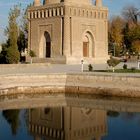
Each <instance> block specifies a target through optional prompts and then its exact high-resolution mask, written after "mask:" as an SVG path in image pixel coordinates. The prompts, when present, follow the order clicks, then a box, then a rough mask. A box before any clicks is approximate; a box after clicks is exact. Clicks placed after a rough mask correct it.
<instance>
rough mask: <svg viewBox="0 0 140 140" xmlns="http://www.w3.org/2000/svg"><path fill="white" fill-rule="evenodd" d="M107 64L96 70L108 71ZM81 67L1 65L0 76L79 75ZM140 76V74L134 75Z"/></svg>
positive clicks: (100, 65) (130, 65)
mask: <svg viewBox="0 0 140 140" xmlns="http://www.w3.org/2000/svg"><path fill="white" fill-rule="evenodd" d="M123 64H124V63H120V64H119V65H118V66H117V67H116V69H117V68H122V67H123ZM127 65H128V68H131V67H136V68H137V63H127ZM107 67H108V66H107V64H94V65H93V69H94V70H106V69H107ZM84 70H85V71H88V65H84ZM79 72H81V65H64V64H18V65H0V75H15V74H46V73H79ZM106 74H107V73H106ZM134 75H140V74H134Z"/></svg>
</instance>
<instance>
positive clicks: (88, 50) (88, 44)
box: [82, 32, 94, 57]
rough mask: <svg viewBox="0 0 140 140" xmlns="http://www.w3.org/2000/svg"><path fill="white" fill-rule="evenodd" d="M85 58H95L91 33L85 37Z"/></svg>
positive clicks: (86, 33) (87, 33) (85, 34)
mask: <svg viewBox="0 0 140 140" xmlns="http://www.w3.org/2000/svg"><path fill="white" fill-rule="evenodd" d="M82 41H83V57H94V39H93V36H92V34H91V33H90V32H85V33H84V35H83V40H82Z"/></svg>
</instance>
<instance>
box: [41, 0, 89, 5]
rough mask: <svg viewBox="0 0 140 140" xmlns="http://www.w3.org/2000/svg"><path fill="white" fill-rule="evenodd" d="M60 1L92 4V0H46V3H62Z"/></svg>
mask: <svg viewBox="0 0 140 140" xmlns="http://www.w3.org/2000/svg"><path fill="white" fill-rule="evenodd" d="M60 2H65V3H67V2H68V3H76V4H80V5H81V4H86V5H88V4H91V3H92V0H44V2H43V3H44V4H55V3H60Z"/></svg>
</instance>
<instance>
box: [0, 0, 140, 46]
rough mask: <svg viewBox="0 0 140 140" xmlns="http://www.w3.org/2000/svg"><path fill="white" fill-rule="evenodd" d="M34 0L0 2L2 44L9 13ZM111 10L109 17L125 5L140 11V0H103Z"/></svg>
mask: <svg viewBox="0 0 140 140" xmlns="http://www.w3.org/2000/svg"><path fill="white" fill-rule="evenodd" d="M32 2H33V0H0V43H2V42H4V41H5V36H4V29H5V28H6V26H7V25H8V13H9V10H10V8H13V6H14V5H17V4H21V6H22V8H25V7H26V6H27V5H28V4H30V3H32ZM103 4H104V5H105V6H107V7H108V8H109V12H110V13H109V15H110V16H113V15H119V14H120V13H121V11H122V9H123V7H124V6H125V5H134V6H136V7H137V8H139V9H140V0H103Z"/></svg>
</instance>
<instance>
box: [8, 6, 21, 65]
mask: <svg viewBox="0 0 140 140" xmlns="http://www.w3.org/2000/svg"><path fill="white" fill-rule="evenodd" d="M19 15H20V10H19V7H18V6H14V8H13V9H11V10H10V13H9V26H8V27H7V30H6V33H7V36H8V40H9V46H8V48H7V54H6V63H11V64H13V63H18V62H19V59H20V54H19V51H18V46H17V39H18V29H19V27H18V24H17V19H18V17H19Z"/></svg>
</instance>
